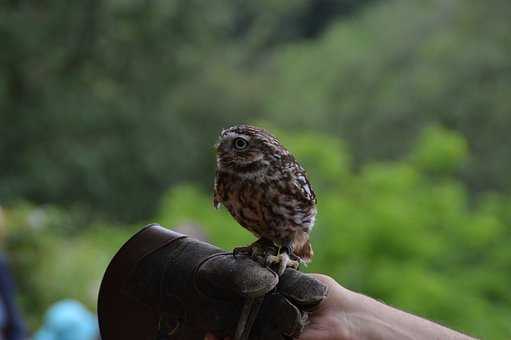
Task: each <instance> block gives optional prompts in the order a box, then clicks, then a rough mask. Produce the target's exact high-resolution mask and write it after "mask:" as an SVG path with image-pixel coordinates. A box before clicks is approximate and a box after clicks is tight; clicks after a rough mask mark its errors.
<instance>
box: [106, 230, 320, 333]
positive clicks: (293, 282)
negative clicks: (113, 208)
mask: <svg viewBox="0 0 511 340" xmlns="http://www.w3.org/2000/svg"><path fill="white" fill-rule="evenodd" d="M326 294H327V289H326V287H325V286H324V285H322V284H321V283H320V282H319V281H317V280H315V279H313V278H311V277H309V276H307V275H305V274H303V273H301V272H299V271H296V270H293V269H287V270H286V272H285V273H284V274H283V275H282V276H281V277H280V278H279V277H278V275H277V274H276V273H275V272H274V271H272V270H270V269H267V268H265V267H263V266H261V265H260V264H259V263H257V262H255V261H253V260H252V259H250V258H248V257H246V256H241V255H239V256H236V257H234V256H233V255H232V253H227V252H225V251H223V250H222V249H219V248H217V247H215V246H213V245H210V244H208V243H205V242H201V241H197V240H195V239H192V238H189V237H186V236H184V235H181V234H178V233H175V232H172V231H170V230H168V229H165V228H162V227H161V226H158V225H150V226H147V227H146V228H144V229H143V230H141V231H140V232H139V233H137V234H136V235H134V236H133V237H132V238H131V239H130V240H129V241H128V242H126V244H125V245H124V246H123V247H122V248H121V249H120V250H119V252H118V253H117V254H116V255H115V256H114V258H113V259H112V261H111V263H110V265H109V267H108V269H107V271H106V272H105V276H104V278H103V282H102V285H101V289H100V295H99V299H98V316H99V321H100V329H101V335H102V339H103V340H118V339H124V340H131V339H133V340H155V339H160V340H161V339H168V340H175V339H187V340H195V339H197V340H199V339H200V340H202V339H203V338H204V334H205V333H206V332H207V331H211V332H213V333H215V334H217V335H218V336H227V335H230V336H232V334H234V330H235V328H236V324H237V321H238V319H239V317H240V313H241V310H242V306H243V303H244V301H246V299H247V298H258V297H263V296H264V301H263V304H262V307H261V309H260V311H259V314H258V316H257V319H256V321H255V324H254V327H253V329H252V333H251V336H250V338H251V339H269V340H272V339H290V338H292V337H293V336H296V335H298V334H299V333H300V332H301V330H302V329H303V327H304V325H305V324H306V322H307V319H308V313H309V312H310V311H311V310H313V309H314V308H315V307H316V306H317V305H318V304H319V303H320V302H321V301H322V299H323V298H324V297H325V296H326Z"/></svg>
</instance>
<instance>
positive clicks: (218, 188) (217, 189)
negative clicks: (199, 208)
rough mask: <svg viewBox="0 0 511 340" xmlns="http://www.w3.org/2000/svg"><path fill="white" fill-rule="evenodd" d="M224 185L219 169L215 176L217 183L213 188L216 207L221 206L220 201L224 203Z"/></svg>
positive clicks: (214, 205)
mask: <svg viewBox="0 0 511 340" xmlns="http://www.w3.org/2000/svg"><path fill="white" fill-rule="evenodd" d="M223 193H224V186H223V184H222V182H221V181H220V178H219V174H218V171H217V172H216V176H215V185H214V188H213V207H215V208H216V209H218V208H220V203H222V197H223V196H224V194H223Z"/></svg>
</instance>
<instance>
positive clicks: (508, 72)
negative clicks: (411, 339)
mask: <svg viewBox="0 0 511 340" xmlns="http://www.w3.org/2000/svg"><path fill="white" fill-rule="evenodd" d="M509 13H511V2H509V1H507V0H488V1H465V0H431V1H420V0H316V1H310V0H296V1H275V0H262V1H239V0H220V1H196V0H172V1H169V0H152V1H148V0H146V1H142V0H84V1H71V2H70V1H59V0H45V1H33V2H27V1H15V0H11V1H4V2H2V3H1V4H0V205H1V206H2V211H3V212H2V216H3V217H2V219H1V220H2V222H1V223H0V226H1V235H2V236H1V239H2V250H3V253H4V257H5V258H6V261H7V263H8V266H9V268H10V271H11V274H12V276H13V279H14V281H15V282H16V285H17V295H16V301H17V302H18V307H19V309H20V310H21V315H22V319H23V320H24V323H25V324H26V325H27V328H28V330H29V332H30V333H33V332H35V331H37V330H38V329H40V328H41V327H44V326H43V324H44V323H45V320H46V321H47V320H48V317H47V316H46V317H45V313H46V311H47V310H48V308H50V306H52V305H53V304H54V303H56V302H58V301H61V300H63V299H72V300H75V301H78V302H80V303H81V304H82V305H83V306H85V307H86V308H88V310H89V311H90V312H92V313H94V312H95V305H96V296H97V292H98V287H99V283H100V280H101V277H102V275H103V272H104V270H105V268H106V266H107V264H108V262H109V260H110V258H111V257H112V256H113V254H114V253H115V252H116V250H117V249H118V248H119V247H120V246H121V245H122V244H123V243H124V241H126V240H127V239H128V238H129V237H130V236H131V235H132V234H133V233H134V232H135V231H137V230H138V229H139V228H141V227H142V226H143V225H145V224H147V223H150V222H159V223H161V224H164V225H166V226H169V227H180V228H184V229H182V230H186V232H190V233H194V235H203V237H204V238H205V239H206V240H208V241H210V242H212V243H215V244H217V245H219V246H221V247H225V248H227V249H230V248H233V247H235V246H239V245H243V244H245V243H248V242H250V241H252V240H253V237H252V236H251V235H250V234H249V233H248V232H247V231H245V230H244V229H242V228H241V227H239V226H238V225H237V224H236V223H235V222H234V220H233V219H232V218H231V217H230V216H229V215H228V213H227V212H226V210H225V209H222V210H219V211H216V210H214V209H213V207H212V198H211V196H212V183H213V177H214V168H215V163H214V152H213V148H212V145H213V144H214V143H215V141H216V139H217V136H218V133H219V131H220V129H221V128H223V127H227V126H230V125H234V124H239V123H252V124H257V125H260V126H263V127H266V128H268V129H269V130H271V131H272V132H273V133H274V134H275V135H277V136H278V137H279V138H280V139H281V141H282V142H283V143H284V144H285V145H286V146H287V147H288V148H289V149H290V150H291V151H292V152H293V153H294V154H295V155H296V156H297V158H298V159H299V160H300V161H301V163H302V164H303V165H304V167H305V168H306V169H307V170H308V174H309V176H310V179H311V182H312V184H313V186H314V188H315V190H316V193H317V195H318V205H319V206H318V208H319V215H318V219H317V224H316V227H315V229H314V231H313V236H312V239H313V242H312V243H313V245H314V248H315V252H316V257H315V259H314V261H313V262H312V264H311V265H310V266H309V267H308V268H307V269H306V270H307V271H313V272H322V273H326V274H329V275H331V276H333V277H334V278H336V279H337V280H338V281H339V282H340V283H341V284H343V285H344V286H346V287H347V288H350V289H352V290H356V291H358V292H362V293H364V294H368V295H370V296H372V297H375V298H377V299H380V300H382V301H384V302H386V303H389V304H391V305H393V306H396V307H398V308H401V309H404V310H407V311H409V312H412V313H416V314H419V315H421V316H424V317H426V318H430V319H433V320H435V321H437V322H440V323H442V324H445V325H447V326H449V327H452V328H455V329H458V330H461V331H464V332H467V333H469V334H471V335H474V336H479V337H483V338H486V339H509V338H511V322H510V320H511V291H510V283H511V247H510V244H511V176H510V174H511V133H510V131H509V130H510V129H511V34H510V30H511V21H510V20H509ZM45 318H46V319H45ZM41 339H42V338H41ZM84 339H85V338H84Z"/></svg>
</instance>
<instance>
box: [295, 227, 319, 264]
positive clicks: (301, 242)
mask: <svg viewBox="0 0 511 340" xmlns="http://www.w3.org/2000/svg"><path fill="white" fill-rule="evenodd" d="M293 252H294V254H295V255H296V256H298V257H300V258H301V259H302V260H303V262H305V263H309V262H310V261H311V259H312V256H313V255H314V251H313V250H312V246H311V243H310V241H309V234H307V233H301V234H300V235H297V237H296V239H295V241H294V242H293Z"/></svg>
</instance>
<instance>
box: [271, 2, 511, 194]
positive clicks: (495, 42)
mask: <svg viewBox="0 0 511 340" xmlns="http://www.w3.org/2000/svg"><path fill="white" fill-rule="evenodd" d="M510 10H511V3H510V2H506V1H502V0H491V1H489V2H485V3H484V4H483V3H479V2H466V1H458V0H454V1H442V0H438V1H437V0H435V1H429V2H423V1H418V0H417V1H416V0H413V1H408V0H406V1H404V0H401V1H400V0H396V1H389V2H381V3H379V4H376V5H374V6H370V7H369V8H368V9H367V10H366V11H364V12H363V13H362V14H361V15H359V16H356V17H353V18H352V20H349V21H343V22H340V23H337V24H336V25H335V26H332V28H331V29H330V30H329V31H328V32H326V34H325V35H323V36H322V37H320V39H317V40H314V41H308V42H306V43H297V44H294V45H291V46H288V47H287V48H285V49H281V50H279V53H278V56H277V57H276V58H275V65H274V68H273V71H274V72H275V76H274V79H275V82H274V83H273V84H272V87H271V91H269V92H268V97H269V98H268V100H267V105H266V106H265V107H266V111H267V112H269V116H271V117H272V119H273V121H278V122H279V125H280V126H283V127H286V128H290V127H295V128H296V127H308V128H311V127H314V128H317V129H322V130H324V131H329V132H332V133H334V134H337V135H342V136H343V137H344V138H346V140H347V141H348V143H349V145H350V148H351V149H352V150H353V156H354V159H355V161H356V163H357V164H361V163H363V162H365V161H367V160H372V159H380V160H383V159H395V158H397V157H401V156H402V155H404V154H406V152H407V151H408V150H409V148H410V146H411V145H412V144H413V143H411V142H412V141H413V140H415V138H416V137H417V135H418V133H420V131H421V130H422V128H423V127H424V126H427V125H429V124H432V123H439V124H441V125H443V126H445V127H448V128H450V129H455V130H457V131H459V132H461V133H462V134H463V135H464V136H466V138H467V142H468V144H469V146H470V148H471V149H472V150H473V154H472V156H473V158H472V159H471V160H470V162H469V163H467V164H466V166H465V167H464V168H463V169H461V173H462V175H463V179H464V180H466V182H467V183H468V184H469V185H470V187H471V189H472V191H476V192H477V191H481V190H488V189H490V190H506V189H510V188H511V181H510V179H509V175H508V174H509V173H510V172H511V157H509V155H510V152H509V150H510V149H511V137H510V136H511V135H510V134H509V133H508V130H509V128H510V127H511V115H510V114H509V112H510V111H511V101H510V100H509V97H510V96H511V92H510V91H511V73H510V72H509V71H510V70H511V59H510V58H509V55H511V36H510V35H509V34H507V32H508V31H509V29H510V28H511V22H510V21H509V20H508V18H507V15H506V14H505V13H508V12H509V11H510ZM490 18H491V19H490Z"/></svg>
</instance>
